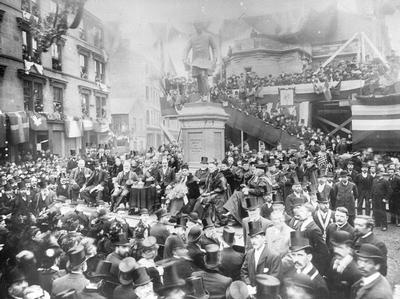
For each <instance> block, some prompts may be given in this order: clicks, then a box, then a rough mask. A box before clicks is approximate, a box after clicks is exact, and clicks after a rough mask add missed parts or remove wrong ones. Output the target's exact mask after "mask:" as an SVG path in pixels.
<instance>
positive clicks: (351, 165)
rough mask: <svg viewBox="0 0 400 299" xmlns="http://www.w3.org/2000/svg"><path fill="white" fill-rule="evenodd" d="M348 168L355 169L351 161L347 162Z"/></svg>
mask: <svg viewBox="0 0 400 299" xmlns="http://www.w3.org/2000/svg"><path fill="white" fill-rule="evenodd" d="M347 169H348V170H350V171H352V170H353V169H354V165H353V164H351V163H349V164H347Z"/></svg>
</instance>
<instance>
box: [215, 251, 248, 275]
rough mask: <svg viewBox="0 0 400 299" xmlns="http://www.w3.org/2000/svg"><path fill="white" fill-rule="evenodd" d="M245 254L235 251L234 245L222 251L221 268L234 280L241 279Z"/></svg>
mask: <svg viewBox="0 0 400 299" xmlns="http://www.w3.org/2000/svg"><path fill="white" fill-rule="evenodd" d="M243 260H244V254H243V253H240V252H237V251H235V250H234V249H233V248H232V247H227V248H224V249H223V250H222V251H221V264H220V266H219V269H220V271H221V273H222V274H223V275H225V276H228V277H230V278H232V280H240V269H241V268H242V264H243Z"/></svg>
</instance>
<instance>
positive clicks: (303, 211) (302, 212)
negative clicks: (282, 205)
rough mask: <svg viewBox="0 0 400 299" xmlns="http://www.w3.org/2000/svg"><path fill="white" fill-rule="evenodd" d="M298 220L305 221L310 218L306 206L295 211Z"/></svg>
mask: <svg viewBox="0 0 400 299" xmlns="http://www.w3.org/2000/svg"><path fill="white" fill-rule="evenodd" d="M293 212H294V214H295V216H297V217H296V219H298V220H301V221H304V220H306V219H307V218H308V217H309V214H310V212H309V211H308V209H307V208H306V207H305V206H298V207H297V208H296V209H293Z"/></svg>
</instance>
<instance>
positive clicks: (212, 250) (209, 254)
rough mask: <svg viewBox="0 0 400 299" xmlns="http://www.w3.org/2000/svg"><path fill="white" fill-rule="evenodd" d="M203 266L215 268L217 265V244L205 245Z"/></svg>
mask: <svg viewBox="0 0 400 299" xmlns="http://www.w3.org/2000/svg"><path fill="white" fill-rule="evenodd" d="M205 249H206V255H205V267H206V268H207V269H215V268H217V267H218V266H219V264H220V262H219V246H218V245H217V244H209V245H206V248H205Z"/></svg>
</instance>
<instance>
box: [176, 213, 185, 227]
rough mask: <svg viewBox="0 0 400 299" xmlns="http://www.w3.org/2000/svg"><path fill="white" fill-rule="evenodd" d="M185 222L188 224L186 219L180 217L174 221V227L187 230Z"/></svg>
mask: <svg viewBox="0 0 400 299" xmlns="http://www.w3.org/2000/svg"><path fill="white" fill-rule="evenodd" d="M187 222H188V217H187V216H184V215H181V216H180V217H179V218H178V219H176V223H175V227H178V226H180V227H183V228H187V225H186V224H187Z"/></svg>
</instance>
